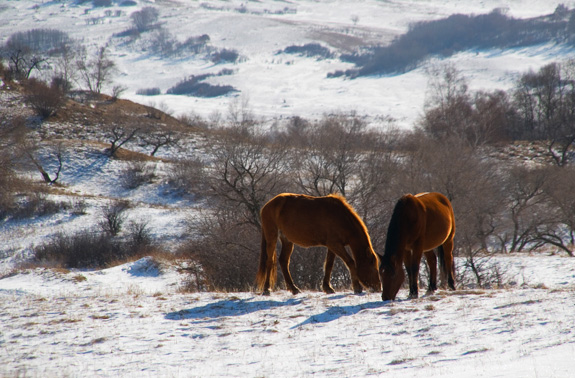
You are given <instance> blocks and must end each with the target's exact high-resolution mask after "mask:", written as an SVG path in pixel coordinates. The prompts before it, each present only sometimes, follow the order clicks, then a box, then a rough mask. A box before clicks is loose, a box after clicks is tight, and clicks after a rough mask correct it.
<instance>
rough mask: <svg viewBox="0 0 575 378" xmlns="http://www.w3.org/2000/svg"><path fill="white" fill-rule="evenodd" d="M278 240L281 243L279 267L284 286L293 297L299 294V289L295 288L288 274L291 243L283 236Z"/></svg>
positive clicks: (291, 249)
mask: <svg viewBox="0 0 575 378" xmlns="http://www.w3.org/2000/svg"><path fill="white" fill-rule="evenodd" d="M280 240H281V242H282V250H281V254H280V257H279V261H280V267H281V269H282V273H283V275H284V280H285V283H286V286H287V287H288V289H289V290H290V291H291V292H292V294H293V295H296V294H299V293H300V289H298V288H297V286H296V285H295V284H294V283H293V280H292V277H291V274H290V272H289V260H290V257H291V254H292V252H293V243H292V242H291V241H289V240H288V239H286V238H285V237H283V236H281V237H280Z"/></svg>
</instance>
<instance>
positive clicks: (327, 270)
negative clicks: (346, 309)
mask: <svg viewBox="0 0 575 378" xmlns="http://www.w3.org/2000/svg"><path fill="white" fill-rule="evenodd" d="M334 262H335V253H333V252H332V251H330V250H329V249H328V250H327V254H326V255H325V262H324V264H323V272H324V274H323V282H322V285H321V287H322V289H323V291H324V292H325V293H326V294H333V293H335V290H333V287H331V283H330V278H331V271H332V270H333V263H334Z"/></svg>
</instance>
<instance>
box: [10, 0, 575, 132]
mask: <svg viewBox="0 0 575 378" xmlns="http://www.w3.org/2000/svg"><path fill="white" fill-rule="evenodd" d="M73 4H74V2H58V1H44V0H24V1H20V0H19V1H14V0H6V1H4V2H3V3H2V5H0V19H1V20H2V22H0V42H4V41H5V40H6V39H7V38H8V37H9V36H10V35H11V34H12V33H14V32H17V31H25V30H29V29H32V28H55V29H59V30H62V31H64V32H66V33H68V34H69V35H70V36H71V37H72V38H76V39H78V40H81V41H82V43H83V44H84V45H85V46H87V47H93V46H103V45H104V44H106V43H109V48H110V52H111V54H112V55H111V56H112V58H113V59H114V61H115V62H116V63H117V65H118V68H119V74H118V75H117V76H116V77H115V80H114V84H116V85H122V86H125V87H126V88H127V90H126V92H125V93H124V94H123V97H125V98H128V99H131V100H134V101H136V102H141V103H144V104H153V105H155V106H158V107H161V108H163V109H166V110H169V111H170V112H172V113H173V114H174V115H187V114H190V113H194V114H198V115H201V116H203V117H206V118H210V117H213V116H214V115H215V114H220V115H221V114H224V115H225V114H226V113H227V112H228V108H229V106H230V104H233V103H235V102H237V101H238V99H237V98H236V96H240V98H241V101H244V102H245V101H247V102H248V103H249V106H250V108H251V109H252V110H253V112H254V113H255V114H256V115H257V116H259V117H263V118H265V119H281V118H285V117H290V116H294V115H297V116H302V117H305V118H310V119H318V118H321V117H322V115H324V114H326V113H331V112H352V111H353V112H356V113H357V114H359V115H367V116H369V117H371V119H387V118H388V117H391V118H393V119H394V120H396V125H397V126H398V127H403V128H411V127H412V126H413V124H414V122H415V121H417V119H418V118H419V117H420V115H421V114H422V110H423V104H424V100H425V88H426V83H427V79H428V77H427V75H426V68H427V65H428V64H433V62H428V63H426V64H422V66H421V67H420V68H418V69H416V70H413V71H411V72H408V73H406V74H403V75H389V76H382V77H367V78H358V79H355V80H348V79H345V78H331V79H328V78H327V77H326V76H327V74H328V73H330V72H334V71H337V70H345V69H348V68H352V65H350V64H349V63H344V62H341V61H340V60H338V59H327V60H317V59H315V58H304V57H298V56H295V55H287V54H280V55H278V54H277V52H278V51H280V50H283V49H285V48H286V47H288V46H291V45H303V44H305V43H311V42H315V43H321V44H322V45H324V46H326V47H329V48H330V49H331V50H332V51H335V52H342V51H343V52H349V50H346V48H347V47H349V48H353V47H357V46H360V45H368V44H374V43H388V42H389V41H391V40H392V39H393V38H394V37H396V36H398V35H399V34H401V33H404V32H406V31H407V30H408V28H409V25H410V24H411V23H413V22H416V21H421V20H432V19H439V18H443V17H447V16H449V15H451V14H454V13H464V14H481V13H488V12H490V11H492V10H494V9H501V10H502V11H504V12H506V14H508V15H509V16H512V17H517V18H526V17H534V16H539V15H543V14H550V13H552V12H553V11H554V10H555V8H556V7H557V5H558V4H565V5H566V6H568V7H571V8H572V7H573V5H574V4H575V3H574V2H573V1H571V2H565V1H560V0H557V1H555V0H553V1H552V0H549V1H540V0H514V1H503V0H485V1H473V0H446V1H421V0H390V1H377V0H362V1H343V0H326V1H312V0H301V1H275V0H261V1H241V0H219V1H217V0H216V1H209V2H202V1H183V0H171V1H161V0H157V1H143V0H140V1H138V6H136V7H119V6H117V5H116V6H114V7H111V8H91V6H90V3H87V4H84V5H73ZM145 6H154V7H156V9H158V10H159V12H160V22H162V26H163V27H164V29H165V30H167V31H168V32H169V33H171V35H172V36H173V37H175V38H176V39H177V40H179V41H180V42H183V41H184V40H185V39H187V38H189V37H194V36H200V35H203V34H207V35H209V36H210V44H211V45H212V46H214V47H216V48H220V49H222V48H226V49H234V50H237V51H238V52H239V53H240V54H241V56H242V57H243V60H242V61H241V62H238V63H236V64H218V65H214V64H213V63H211V62H210V61H209V60H207V59H205V56H198V57H185V58H182V57H177V58H172V59H169V58H159V57H152V56H150V55H149V54H148V53H147V52H143V51H141V50H139V51H138V50H137V49H135V48H133V47H132V46H131V45H128V46H126V45H124V44H122V43H119V42H118V39H117V38H113V37H112V36H113V34H114V33H120V32H122V31H125V30H126V29H128V28H130V27H131V26H132V22H131V19H130V14H131V13H133V12H135V11H137V10H139V9H141V8H142V7H145ZM240 9H242V11H239V10H240ZM106 11H108V12H111V13H109V14H111V15H110V16H106ZM116 11H121V12H123V13H122V15H121V16H116ZM278 11H281V12H282V13H281V14H278V13H277V12H278ZM94 19H98V20H99V21H100V22H97V23H94V22H92V21H91V20H94ZM143 38H144V37H143ZM136 46H137V44H136ZM570 53H572V52H570V51H564V49H563V48H562V47H561V46H554V45H546V46H541V47H540V48H534V49H519V50H514V51H478V52H473V53H461V54H458V55H455V56H453V57H452V58H451V59H450V61H453V62H454V63H455V64H456V66H457V67H458V68H459V69H460V70H461V71H462V73H463V74H464V75H465V76H466V77H468V78H469V79H470V82H469V85H470V88H471V89H472V90H478V89H494V88H499V89H508V88H509V87H511V86H512V85H513V84H514V81H515V80H516V79H517V77H518V76H519V75H520V74H521V73H524V72H526V71H527V70H528V69H534V70H536V69H538V68H539V67H541V66H542V65H544V64H546V63H549V62H552V61H556V60H561V59H563V58H564V57H565V56H568V55H569V54H570ZM223 68H229V69H233V70H234V71H235V73H234V74H233V75H231V76H223V77H212V78H210V79H208V80H207V82H209V83H211V84H220V85H231V86H233V87H235V88H237V89H238V90H239V91H240V92H239V93H236V94H234V95H230V96H224V97H218V98H212V99H205V98H194V97H186V96H174V95H166V94H162V95H160V96H154V97H146V96H141V95H137V94H136V92H137V91H138V90H139V89H144V88H154V87H155V88H159V89H160V90H161V91H162V93H165V91H166V90H167V89H169V88H170V87H172V86H174V85H175V84H176V83H178V82H179V81H181V80H182V79H184V78H185V77H188V76H190V75H199V74H205V73H217V72H219V71H221V70H222V69H223ZM108 90H110V88H108Z"/></svg>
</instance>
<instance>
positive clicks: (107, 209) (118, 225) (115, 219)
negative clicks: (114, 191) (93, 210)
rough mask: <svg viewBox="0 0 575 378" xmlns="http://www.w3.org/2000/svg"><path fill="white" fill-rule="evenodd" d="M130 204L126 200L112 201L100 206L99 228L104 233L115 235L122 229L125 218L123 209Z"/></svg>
mask: <svg viewBox="0 0 575 378" xmlns="http://www.w3.org/2000/svg"><path fill="white" fill-rule="evenodd" d="M129 207H130V204H129V203H128V202H127V201H114V202H112V203H110V204H108V205H106V206H104V207H103V208H102V217H103V219H102V220H101V221H100V228H101V229H102V231H104V233H106V234H108V235H111V236H116V235H118V234H119V233H120V231H121V230H122V226H123V224H124V221H125V220H126V214H125V211H126V210H128V209H129Z"/></svg>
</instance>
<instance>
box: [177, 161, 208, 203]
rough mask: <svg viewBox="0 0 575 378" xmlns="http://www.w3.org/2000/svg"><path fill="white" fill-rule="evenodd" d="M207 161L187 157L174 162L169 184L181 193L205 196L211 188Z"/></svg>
mask: <svg viewBox="0 0 575 378" xmlns="http://www.w3.org/2000/svg"><path fill="white" fill-rule="evenodd" d="M205 164H206V163H205V162H204V161H202V160H199V159H185V160H180V161H176V162H175V163H174V164H172V166H171V169H170V171H169V174H168V184H169V185H170V187H171V188H173V189H174V190H176V191H177V192H179V193H181V194H189V195H194V196H199V197H203V196H204V195H205V193H206V192H207V190H208V189H209V186H208V183H207V180H206V174H205V172H204V169H205Z"/></svg>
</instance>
